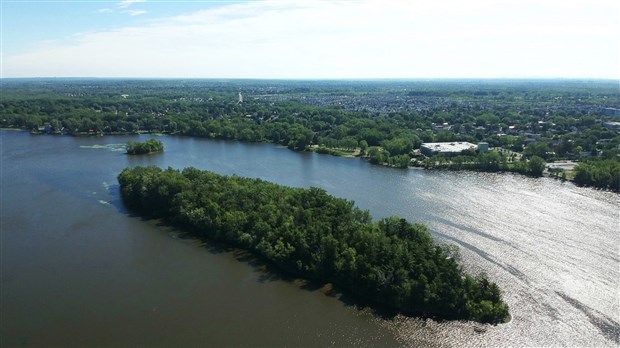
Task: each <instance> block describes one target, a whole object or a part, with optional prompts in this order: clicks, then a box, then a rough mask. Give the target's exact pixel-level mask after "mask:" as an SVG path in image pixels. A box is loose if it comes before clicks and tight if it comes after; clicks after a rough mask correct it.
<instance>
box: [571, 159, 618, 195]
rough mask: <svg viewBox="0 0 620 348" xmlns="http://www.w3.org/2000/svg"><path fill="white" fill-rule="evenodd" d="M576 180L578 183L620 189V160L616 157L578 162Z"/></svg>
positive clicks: (613, 189)
mask: <svg viewBox="0 0 620 348" xmlns="http://www.w3.org/2000/svg"><path fill="white" fill-rule="evenodd" d="M574 181H575V183H576V184H578V185H585V186H594V187H598V188H602V189H609V190H612V191H616V192H619V191H620V161H619V160H618V159H617V158H616V159H605V158H599V159H591V160H586V161H584V162H581V163H579V164H577V166H576V167H575V178H574Z"/></svg>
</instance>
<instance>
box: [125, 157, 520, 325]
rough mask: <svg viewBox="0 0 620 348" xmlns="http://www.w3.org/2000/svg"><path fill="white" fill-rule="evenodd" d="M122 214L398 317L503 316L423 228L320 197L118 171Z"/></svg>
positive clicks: (215, 179) (150, 171)
mask: <svg viewBox="0 0 620 348" xmlns="http://www.w3.org/2000/svg"><path fill="white" fill-rule="evenodd" d="M118 181H119V183H120V188H121V194H122V198H123V201H124V202H125V204H126V205H127V206H128V207H129V208H130V209H132V210H134V211H136V212H139V213H140V214H142V215H144V216H148V217H153V218H165V219H167V220H168V221H169V222H171V223H173V224H176V225H178V226H182V227H184V228H185V229H187V230H188V231H191V233H193V234H194V235H195V236H198V237H200V238H208V239H210V240H215V241H219V242H225V243H229V244H231V245H234V246H238V247H241V248H245V249H247V250H250V251H252V252H254V253H255V254H257V255H259V256H261V257H263V258H264V259H265V260H267V261H269V262H270V263H272V264H274V265H275V266H277V267H278V268H280V269H281V270H283V271H286V272H290V273H292V274H295V275H299V276H302V277H306V278H310V279H318V280H321V281H327V282H333V283H334V284H337V285H338V286H340V287H341V288H343V289H344V290H346V291H348V292H350V293H352V294H354V295H356V296H358V297H360V298H364V299H367V300H370V301H372V302H374V303H376V304H378V305H381V306H384V307H386V308H389V309H393V310H397V311H400V312H402V313H405V314H414V315H428V316H437V317H441V318H449V319H469V320H476V321H481V322H489V323H499V322H503V321H505V320H506V319H507V318H508V316H509V313H508V307H507V305H506V304H505V303H504V302H503V301H502V296H501V291H500V289H499V288H498V286H497V285H496V284H494V283H492V282H490V281H489V280H488V279H487V277H486V276H485V275H480V276H478V277H472V276H470V275H467V274H465V273H464V272H463V271H462V269H461V268H460V267H459V265H458V264H457V262H456V261H455V260H454V258H452V257H451V254H449V253H448V251H447V250H449V248H445V247H442V246H440V245H436V244H434V242H433V240H432V238H431V236H430V234H429V233H428V232H427V231H426V228H425V227H424V226H423V225H420V224H411V223H409V222H407V221H406V220H404V219H399V218H396V217H391V218H386V219H382V220H379V221H377V222H373V221H372V219H371V217H370V215H369V213H368V212H367V211H362V210H360V209H358V208H356V207H355V206H354V204H353V202H350V201H347V200H344V199H338V198H335V197H333V196H330V195H328V194H327V193H326V192H325V191H324V190H322V189H319V188H316V187H313V188H310V189H301V188H290V187H284V186H280V185H276V184H273V183H269V182H265V181H262V180H259V179H248V178H241V177H237V176H221V175H218V174H215V173H212V172H208V171H200V170H198V169H195V168H186V169H184V170H182V171H178V170H173V169H171V168H168V169H167V170H162V169H160V168H157V167H135V168H126V169H125V170H123V171H122V172H121V173H120V174H119V176H118Z"/></svg>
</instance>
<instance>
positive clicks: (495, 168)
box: [416, 151, 546, 177]
mask: <svg viewBox="0 0 620 348" xmlns="http://www.w3.org/2000/svg"><path fill="white" fill-rule="evenodd" d="M416 165H418V166H423V167H424V168H438V169H450V170H476V171H483V172H515V173H521V174H524V175H528V176H534V177H539V176H542V175H543V172H544V170H545V167H546V162H545V160H544V159H542V158H540V157H538V156H536V155H534V156H531V157H530V158H529V159H526V158H524V157H521V158H520V159H519V160H517V159H516V155H515V154H508V153H504V152H499V151H490V152H480V153H476V152H475V151H464V153H463V154H462V155H460V156H456V157H445V156H441V155H440V156H434V157H429V158H425V159H424V160H422V161H418V162H416Z"/></svg>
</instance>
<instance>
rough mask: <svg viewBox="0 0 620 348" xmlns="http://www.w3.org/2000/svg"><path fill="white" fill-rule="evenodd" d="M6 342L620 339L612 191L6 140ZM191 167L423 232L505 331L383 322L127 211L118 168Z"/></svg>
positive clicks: (484, 176) (208, 148)
mask: <svg viewBox="0 0 620 348" xmlns="http://www.w3.org/2000/svg"><path fill="white" fill-rule="evenodd" d="M0 135H1V153H2V162H1V165H0V168H1V176H2V184H1V192H0V197H1V225H0V232H1V234H0V248H1V249H0V253H1V254H0V257H1V270H0V276H1V279H0V283H1V284H0V285H1V308H2V310H1V315H2V317H1V320H0V330H1V331H0V339H1V341H0V345H1V346H3V347H11V346H42V345H46V346H130V345H143V346H364V347H365V346H418V347H420V346H425V347H451V346H455V347H457V346H458V347H460V346H472V347H496V346H516V347H520V346H618V345H619V344H620V249H619V246H620V234H619V232H618V231H619V230H620V216H619V212H620V199H619V197H620V196H619V195H617V194H614V193H610V192H604V191H597V190H593V189H590V188H580V187H576V186H574V185H572V184H570V183H562V182H560V181H556V180H552V179H547V178H543V179H532V178H527V177H523V176H519V175H512V174H488V173H472V172H458V173H456V172H440V171H425V170H421V169H409V170H401V169H391V168H384V167H379V166H373V165H370V164H369V163H367V162H365V161H362V160H359V159H350V158H338V157H331V156H327V155H319V154H314V153H300V152H293V151H290V150H287V149H285V148H282V147H278V146H274V145H271V144H244V143H238V142H229V141H221V140H206V139H193V138H185V137H172V136H162V137H159V138H158V139H160V140H161V141H162V142H163V143H164V145H165V149H166V150H165V152H164V153H162V154H156V155H148V156H127V155H125V154H124V153H123V152H122V148H121V147H120V145H121V144H124V143H125V142H126V141H127V140H128V139H133V140H138V139H141V140H145V139H147V138H148V137H147V136H145V135H142V136H139V137H137V136H133V137H126V136H107V137H69V136H31V135H30V134H28V133H24V132H15V131H1V132H0ZM135 165H157V166H162V167H167V166H171V167H173V168H184V167H186V166H194V167H197V168H200V169H207V170H212V171H215V172H217V173H221V174H236V175H240V176H248V177H257V178H261V179H264V180H268V181H273V182H276V183H279V184H283V185H288V186H297V187H309V186H318V187H322V188H324V189H326V190H327V191H328V192H329V193H330V194H333V195H335V196H337V197H342V198H346V199H349V200H354V201H355V202H356V204H357V205H358V206H359V207H360V208H362V209H368V210H369V211H370V212H371V214H372V215H373V217H374V218H380V217H385V216H389V215H398V216H401V217H404V218H407V219H408V220H410V221H420V222H423V223H425V224H427V225H428V226H429V228H430V230H431V232H432V233H433V235H434V237H435V238H436V239H437V240H438V241H441V242H449V243H453V244H457V245H459V246H460V247H461V254H462V264H463V266H464V268H465V269H466V270H468V271H470V272H480V271H484V272H487V273H488V274H489V276H490V278H491V279H492V280H493V281H495V282H497V283H498V285H499V286H500V287H501V288H502V289H503V291H504V298H505V301H506V302H507V303H508V305H509V306H510V309H511V314H512V316H513V318H512V321H511V322H510V323H507V324H502V325H497V326H492V325H482V324H477V323H471V322H450V321H447V322H436V321H433V320H422V319H416V318H408V317H403V316H396V317H384V316H380V315H376V314H375V313H373V311H372V310H371V309H368V308H358V307H357V306H355V305H353V304H351V303H350V302H349V301H348V300H347V299H346V297H341V295H340V294H338V293H334V292H333V291H330V289H329V288H328V287H320V286H317V285H315V284H306V283H305V282H303V281H301V280H297V279H293V280H291V279H282V277H280V276H279V275H278V274H277V273H274V272H271V271H269V270H266V269H265V267H264V265H261V264H260V262H256V261H255V260H252V259H251V258H248V257H247V255H244V254H243V253H240V252H239V251H235V250H226V249H223V248H221V247H218V246H214V245H203V244H201V243H199V242H197V241H195V240H191V239H183V238H181V237H180V233H179V232H178V231H176V230H174V229H172V228H170V227H167V226H163V225H161V224H159V223H158V222H157V221H145V220H143V219H141V218H139V217H136V216H132V215H131V214H130V213H128V212H127V211H126V209H125V208H124V206H123V205H122V202H121V201H120V197H119V194H118V184H117V182H116V175H117V174H118V173H119V172H120V171H121V170H122V169H123V168H125V167H126V166H135Z"/></svg>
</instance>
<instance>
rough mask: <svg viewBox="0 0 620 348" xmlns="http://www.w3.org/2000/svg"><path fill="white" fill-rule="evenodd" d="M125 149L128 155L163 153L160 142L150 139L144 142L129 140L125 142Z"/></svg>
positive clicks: (162, 145)
mask: <svg viewBox="0 0 620 348" xmlns="http://www.w3.org/2000/svg"><path fill="white" fill-rule="evenodd" d="M126 149H127V154H128V155H144V154H150V153H157V152H163V151H164V144H162V142H161V141H159V140H157V139H152V138H151V139H149V140H147V141H144V142H139V141H132V140H130V141H128V142H127V147H126Z"/></svg>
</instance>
